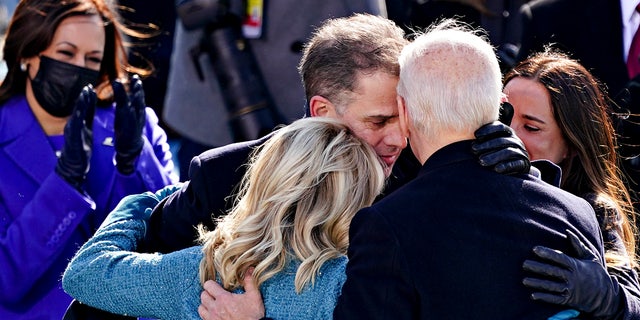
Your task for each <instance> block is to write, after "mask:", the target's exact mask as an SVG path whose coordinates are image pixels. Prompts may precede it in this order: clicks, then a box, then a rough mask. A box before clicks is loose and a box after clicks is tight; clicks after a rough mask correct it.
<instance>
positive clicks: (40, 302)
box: [0, 96, 178, 319]
mask: <svg viewBox="0 0 640 320" xmlns="http://www.w3.org/2000/svg"><path fill="white" fill-rule="evenodd" d="M146 112H147V123H146V126H145V128H144V132H143V136H144V138H145V143H144V147H143V149H142V153H141V154H140V156H139V157H138V160H137V163H136V171H135V172H134V173H133V174H131V175H129V176H124V175H122V174H120V173H118V172H117V170H116V168H115V166H114V153H115V151H114V148H113V143H112V141H113V140H112V138H113V119H114V108H113V107H111V108H97V109H96V115H95V118H94V123H93V139H94V143H93V151H92V155H91V164H90V171H89V174H88V176H87V180H86V182H85V190H86V193H87V194H81V193H79V192H78V191H76V190H75V189H74V188H73V187H71V186H70V185H68V184H67V183H66V182H65V181H64V180H63V179H62V178H60V177H59V176H58V175H57V174H56V173H55V172H54V168H55V165H56V161H57V158H56V155H55V152H54V149H53V147H52V146H51V144H50V143H49V140H48V138H47V136H46V135H45V134H44V132H43V131H42V129H41V127H40V126H39V124H38V122H37V121H36V118H35V117H34V115H33V113H32V111H31V109H30V108H29V105H28V104H27V101H26V98H25V97H24V96H20V97H14V98H12V99H10V100H9V101H8V102H6V103H5V104H4V105H3V106H0V319H61V318H62V315H63V314H64V311H65V309H66V308H67V306H68V304H69V302H71V297H69V296H68V295H67V294H66V293H65V292H64V291H63V290H62V287H61V283H60V280H61V276H62V272H63V271H64V269H65V267H66V266H67V263H68V261H69V260H70V259H71V257H72V256H73V254H74V253H75V252H76V250H77V249H78V248H79V246H80V245H82V244H83V243H84V242H85V241H86V240H88V239H89V237H90V236H91V235H92V234H93V233H94V231H95V230H96V229H97V228H98V227H99V226H100V224H101V223H102V220H103V219H104V218H105V217H106V215H107V214H108V213H109V212H110V211H111V210H112V209H113V208H114V207H115V206H116V205H117V204H118V202H119V201H120V199H121V198H122V197H124V196H126V195H129V194H133V193H141V192H144V191H156V190H158V189H160V188H162V187H164V186H166V185H169V184H173V183H175V182H177V180H178V179H177V176H176V174H175V173H174V172H173V162H172V160H171V159H172V158H171V153H170V151H169V145H168V144H167V141H166V133H165V132H164V130H163V129H162V128H160V127H159V126H158V118H157V116H156V115H155V113H154V112H153V110H152V109H150V108H147V109H146Z"/></svg>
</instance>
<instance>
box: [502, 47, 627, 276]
mask: <svg viewBox="0 0 640 320" xmlns="http://www.w3.org/2000/svg"><path fill="white" fill-rule="evenodd" d="M515 77H523V78H527V79H532V80H535V81H538V82H539V83H541V84H542V85H543V86H544V87H545V88H546V89H547V91H548V92H549V96H550V100H551V106H552V110H553V116H554V118H555V120H556V122H557V123H558V126H559V127H560V130H561V131H562V134H563V136H564V139H565V140H566V142H567V144H568V145H569V147H570V149H571V151H572V152H573V153H575V156H574V157H569V158H567V159H566V160H564V161H563V162H562V163H560V164H559V165H560V167H561V168H562V181H561V184H560V187H561V188H562V189H564V190H567V191H569V192H571V193H573V194H575V195H578V196H581V197H586V196H588V195H589V194H591V195H595V204H596V205H597V206H603V207H604V208H613V209H616V210H613V212H615V211H617V212H619V213H620V214H619V216H618V217H615V216H614V217H604V218H605V222H606V223H607V225H606V227H607V228H616V229H618V230H619V232H620V233H621V236H622V239H623V241H624V242H625V247H626V249H627V254H628V255H629V257H630V258H631V264H632V265H635V264H636V260H635V227H634V226H635V213H634V209H633V204H632V202H631V198H630V196H629V192H628V190H627V188H626V187H625V185H624V182H623V179H622V173H621V171H620V169H619V168H620V163H619V157H618V154H617V147H616V145H617V143H616V136H615V132H614V128H613V124H612V121H611V118H610V116H609V115H610V114H611V110H610V108H609V105H608V103H607V100H606V93H605V91H604V90H603V89H602V86H601V84H600V83H599V81H598V80H597V79H596V78H595V77H594V76H593V75H592V74H591V73H590V72H589V71H588V70H587V69H585V68H584V67H583V66H582V65H581V64H580V63H579V62H577V61H576V60H573V59H571V58H570V57H569V56H568V55H566V54H564V53H562V52H560V51H558V50H557V49H553V48H550V47H549V48H546V49H545V50H544V51H543V52H540V53H537V54H534V55H532V56H530V57H529V58H527V59H526V60H524V61H522V62H521V63H520V64H518V65H517V66H516V67H514V68H513V69H512V70H511V71H509V72H508V73H507V74H506V75H505V78H504V83H505V84H506V83H508V82H509V81H510V80H511V79H513V78H515ZM606 211H607V212H612V210H606ZM605 255H606V256H607V262H608V263H612V262H614V261H616V260H617V259H616V257H615V256H613V255H612V254H611V253H607V254H605Z"/></svg>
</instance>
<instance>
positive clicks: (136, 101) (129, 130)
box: [111, 75, 146, 174]
mask: <svg viewBox="0 0 640 320" xmlns="http://www.w3.org/2000/svg"><path fill="white" fill-rule="evenodd" d="M111 86H112V87H113V94H114V98H115V101H116V115H115V123H114V125H113V127H114V130H115V142H114V144H115V149H116V168H118V171H119V172H120V173H122V174H131V173H132V172H133V170H134V169H135V167H134V165H135V161H136V158H137V157H138V155H140V152H141V151H142V146H143V145H144V140H143V139H142V129H143V128H144V124H145V121H146V114H145V103H144V90H143V89H142V80H140V77H138V76H137V75H134V76H133V77H132V78H131V83H130V86H129V95H127V92H126V91H125V89H124V86H123V85H122V83H121V82H119V81H118V80H115V81H113V82H112V83H111Z"/></svg>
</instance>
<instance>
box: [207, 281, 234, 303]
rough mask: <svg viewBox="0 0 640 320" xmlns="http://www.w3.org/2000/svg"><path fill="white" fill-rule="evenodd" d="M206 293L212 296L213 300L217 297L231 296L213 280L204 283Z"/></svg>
mask: <svg viewBox="0 0 640 320" xmlns="http://www.w3.org/2000/svg"><path fill="white" fill-rule="evenodd" d="M203 288H204V291H205V292H207V293H208V294H209V295H211V298H212V299H214V300H215V299H216V297H219V296H222V295H225V294H230V293H229V292H227V290H225V289H224V288H223V287H222V286H220V285H219V284H218V283H217V282H215V281H213V280H207V281H206V282H205V283H204V286H203Z"/></svg>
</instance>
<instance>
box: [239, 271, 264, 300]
mask: <svg viewBox="0 0 640 320" xmlns="http://www.w3.org/2000/svg"><path fill="white" fill-rule="evenodd" d="M242 286H243V287H244V291H245V293H246V294H256V293H257V294H260V290H258V287H257V286H256V283H255V282H254V281H253V268H249V270H247V273H246V274H245V276H244V279H243V280H242Z"/></svg>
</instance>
